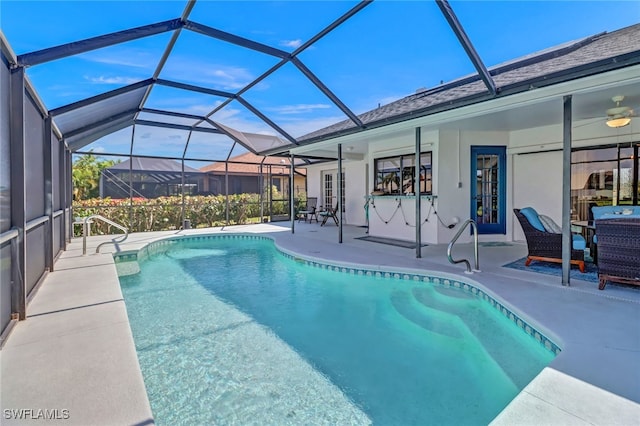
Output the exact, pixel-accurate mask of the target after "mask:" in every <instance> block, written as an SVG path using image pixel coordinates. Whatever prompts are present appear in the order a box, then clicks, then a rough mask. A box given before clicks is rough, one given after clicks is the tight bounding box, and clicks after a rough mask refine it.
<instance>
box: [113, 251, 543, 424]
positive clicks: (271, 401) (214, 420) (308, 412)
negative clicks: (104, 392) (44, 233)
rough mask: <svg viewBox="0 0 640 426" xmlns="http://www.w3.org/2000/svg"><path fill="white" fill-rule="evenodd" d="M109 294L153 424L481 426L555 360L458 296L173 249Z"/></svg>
mask: <svg viewBox="0 0 640 426" xmlns="http://www.w3.org/2000/svg"><path fill="white" fill-rule="evenodd" d="M140 268H141V272H140V273H139V274H136V275H131V276H127V277H121V278H120V280H121V285H122V290H123V294H124V297H125V302H126V305H127V311H128V315H129V319H130V322H131V327H132V331H133V335H134V339H135V343H136V349H137V352H138V358H139V361H140V366H141V369H142V373H143V376H144V379H145V384H146V387H147V392H148V394H149V399H150V402H151V406H152V410H153V413H154V416H155V418H156V421H157V423H158V424H168V425H175V424H189V425H193V424H248V423H251V424H278V425H281V424H367V423H373V424H380V425H412V424H415V425H425V424H438V425H445V424H452V425H471V424H478V425H481V424H487V423H489V422H490V421H491V420H492V419H493V418H494V417H495V416H496V415H497V414H498V413H499V412H500V411H501V410H502V409H503V408H504V407H505V406H506V405H507V404H508V403H509V401H510V400H511V399H513V398H514V397H515V396H516V394H517V393H518V392H519V391H520V390H521V389H522V388H523V387H524V386H525V385H526V384H527V383H528V382H530V381H531V380H532V379H533V377H534V376H535V375H536V374H538V373H539V372H540V371H541V370H542V369H543V368H544V367H545V366H546V365H547V364H548V363H549V362H550V361H551V360H552V359H553V357H554V355H553V354H552V353H551V352H550V351H548V350H547V349H545V348H544V347H543V346H542V345H541V344H540V343H539V342H537V341H536V340H535V339H534V338H532V337H531V336H529V335H527V334H526V333H525V332H524V331H523V330H522V329H520V328H518V326H517V325H515V324H514V323H513V322H511V321H509V320H508V319H507V318H505V316H504V315H502V314H500V313H499V312H498V311H497V310H496V309H495V308H494V307H492V306H491V305H490V303H489V302H487V301H485V300H481V299H480V298H479V297H478V296H476V295H473V294H471V293H468V292H464V291H462V290H460V289H454V288H445V287H444V286H440V285H435V284H432V283H423V282H417V281H416V282H414V281H408V280H399V279H394V278H375V277H367V276H359V275H353V274H346V273H343V272H334V271H328V270H323V269H320V268H312V267H310V266H308V265H305V264H301V263H300V262H296V261H294V260H292V259H289V258H287V257H285V256H283V255H282V254H281V253H279V252H278V251H277V250H276V249H275V248H274V245H273V243H272V242H271V241H268V240H229V239H209V240H207V241H204V242H201V241H200V242H196V241H188V240H185V241H182V242H179V243H176V244H172V245H171V246H168V247H167V250H166V252H164V253H159V254H154V255H152V256H150V257H149V258H148V259H147V260H145V261H143V262H141V265H140Z"/></svg>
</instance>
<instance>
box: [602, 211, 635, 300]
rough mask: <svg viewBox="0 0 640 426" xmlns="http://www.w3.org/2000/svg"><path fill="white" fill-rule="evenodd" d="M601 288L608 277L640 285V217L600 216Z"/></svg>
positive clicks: (624, 282)
mask: <svg viewBox="0 0 640 426" xmlns="http://www.w3.org/2000/svg"><path fill="white" fill-rule="evenodd" d="M596 233H597V235H598V281H599V285H598V288H599V289H600V290H604V287H605V286H606V285H607V281H615V282H620V283H623V284H632V285H640V218H628V219H626V218H625V219H622V218H621V219H596Z"/></svg>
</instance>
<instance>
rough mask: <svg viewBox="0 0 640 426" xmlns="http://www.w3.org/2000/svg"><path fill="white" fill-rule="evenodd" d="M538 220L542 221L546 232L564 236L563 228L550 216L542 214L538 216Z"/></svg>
mask: <svg viewBox="0 0 640 426" xmlns="http://www.w3.org/2000/svg"><path fill="white" fill-rule="evenodd" d="M538 218H539V219H540V222H542V226H544V229H545V231H547V232H551V233H552V234H562V228H561V227H560V226H558V224H557V223H555V222H554V221H553V219H551V218H550V217H549V216H545V215H543V214H541V215H538Z"/></svg>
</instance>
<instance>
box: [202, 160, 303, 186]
mask: <svg viewBox="0 0 640 426" xmlns="http://www.w3.org/2000/svg"><path fill="white" fill-rule="evenodd" d="M261 164H262V169H261V168H260V165H261ZM289 164H290V161H289V159H286V158H283V157H264V156H260V155H255V154H252V153H250V152H247V153H245V154H241V155H237V156H235V157H231V158H229V162H228V166H225V163H224V161H220V162H215V163H211V164H209V165H207V166H204V167H201V168H200V171H201V172H203V173H206V175H207V178H206V179H205V183H204V188H205V190H206V191H209V192H210V193H212V194H226V191H225V183H226V180H225V176H226V174H228V176H229V194H243V193H249V194H259V193H260V186H261V182H268V180H269V178H271V184H272V185H273V186H274V187H275V188H276V189H277V190H278V192H279V193H280V195H282V196H284V197H288V194H289V177H290V169H289ZM294 172H295V176H294V179H293V182H294V192H295V194H296V197H298V196H299V195H300V194H305V193H306V170H305V169H303V168H294Z"/></svg>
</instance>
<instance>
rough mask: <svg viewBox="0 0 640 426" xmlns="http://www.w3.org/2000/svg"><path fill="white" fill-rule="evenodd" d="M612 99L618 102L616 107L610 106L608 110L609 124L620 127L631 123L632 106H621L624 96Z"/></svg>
mask: <svg viewBox="0 0 640 426" xmlns="http://www.w3.org/2000/svg"><path fill="white" fill-rule="evenodd" d="M611 100H612V101H613V102H615V103H616V106H615V108H609V109H608V110H607V116H608V119H607V126H609V127H613V128H618V127H624V126H626V125H628V124H629V123H631V118H630V117H629V115H630V114H631V108H629V107H628V106H620V102H622V101H623V100H624V96H622V95H618V96H614V97H613V98H611Z"/></svg>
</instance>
